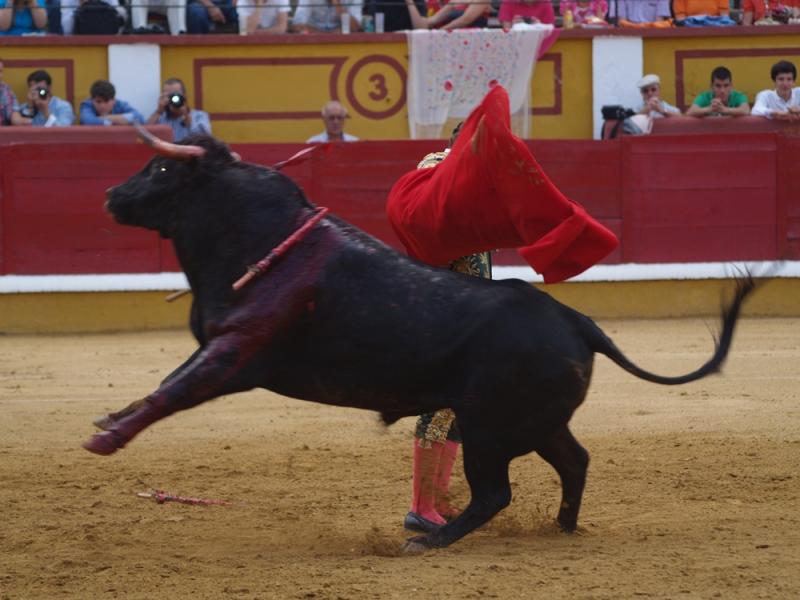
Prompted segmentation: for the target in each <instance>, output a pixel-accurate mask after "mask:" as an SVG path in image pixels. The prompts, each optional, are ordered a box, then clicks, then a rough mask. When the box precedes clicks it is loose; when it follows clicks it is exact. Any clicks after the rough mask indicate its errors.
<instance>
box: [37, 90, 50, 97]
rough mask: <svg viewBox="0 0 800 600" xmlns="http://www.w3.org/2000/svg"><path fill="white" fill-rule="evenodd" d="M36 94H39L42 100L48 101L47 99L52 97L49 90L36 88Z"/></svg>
mask: <svg viewBox="0 0 800 600" xmlns="http://www.w3.org/2000/svg"><path fill="white" fill-rule="evenodd" d="M36 93H37V94H39V98H41V99H42V100H46V99H47V97H48V96H49V95H50V92H48V91H47V88H41V87H40V88H36Z"/></svg>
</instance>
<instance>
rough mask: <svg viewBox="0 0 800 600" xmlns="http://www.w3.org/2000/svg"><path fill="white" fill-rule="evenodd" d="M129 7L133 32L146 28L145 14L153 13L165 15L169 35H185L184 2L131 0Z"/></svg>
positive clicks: (180, 0)
mask: <svg viewBox="0 0 800 600" xmlns="http://www.w3.org/2000/svg"><path fill="white" fill-rule="evenodd" d="M246 1H248V2H249V1H250V0H246ZM130 5H131V26H132V27H133V29H134V32H136V33H138V32H137V31H136V30H142V29H144V28H146V27H147V13H149V12H150V11H153V12H158V13H162V14H166V15H167V23H169V32H170V34H172V35H179V34H181V33H186V0H131V3H130Z"/></svg>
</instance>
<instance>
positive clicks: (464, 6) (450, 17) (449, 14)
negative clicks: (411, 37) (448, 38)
mask: <svg viewBox="0 0 800 600" xmlns="http://www.w3.org/2000/svg"><path fill="white" fill-rule="evenodd" d="M406 7H407V8H408V16H409V17H410V18H411V25H412V27H413V28H414V29H444V30H449V29H459V28H462V27H486V25H487V23H488V17H489V10H490V9H491V3H489V2H486V0H464V1H463V2H462V3H461V4H456V3H455V2H448V3H447V4H445V5H444V6H442V7H441V8H440V9H439V10H437V11H436V12H435V13H433V15H432V16H430V17H423V16H422V15H421V14H420V11H419V8H418V7H417V5H416V4H414V0H406Z"/></svg>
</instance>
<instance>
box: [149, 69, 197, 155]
mask: <svg viewBox="0 0 800 600" xmlns="http://www.w3.org/2000/svg"><path fill="white" fill-rule="evenodd" d="M147 123H148V125H155V124H158V125H169V126H170V127H172V135H173V139H174V140H175V141H176V142H180V141H181V140H183V139H185V138H187V137H188V136H190V135H191V134H193V133H206V134H209V135H211V121H210V120H209V118H208V113H207V112H204V111H202V110H196V109H193V108H190V107H189V102H188V99H187V98H186V86H185V85H184V84H183V81H181V80H180V79H178V78H177V77H170V78H169V79H167V80H166V81H165V82H164V85H163V87H162V88H161V95H160V96H159V97H158V106H157V107H156V110H155V112H153V114H152V115H150V118H149V119H147Z"/></svg>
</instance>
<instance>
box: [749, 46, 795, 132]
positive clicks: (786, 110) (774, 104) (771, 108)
mask: <svg viewBox="0 0 800 600" xmlns="http://www.w3.org/2000/svg"><path fill="white" fill-rule="evenodd" d="M770 76H771V77H772V81H773V82H774V83H775V89H774V90H764V91H763V92H758V95H757V96H756V101H755V104H754V105H753V112H752V114H753V115H755V116H757V117H766V118H768V119H777V120H780V121H800V87H794V82H795V81H796V80H797V67H795V66H794V63H790V62H789V61H788V60H781V61H778V62H776V63H775V64H774V65H772V70H771V71H770Z"/></svg>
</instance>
